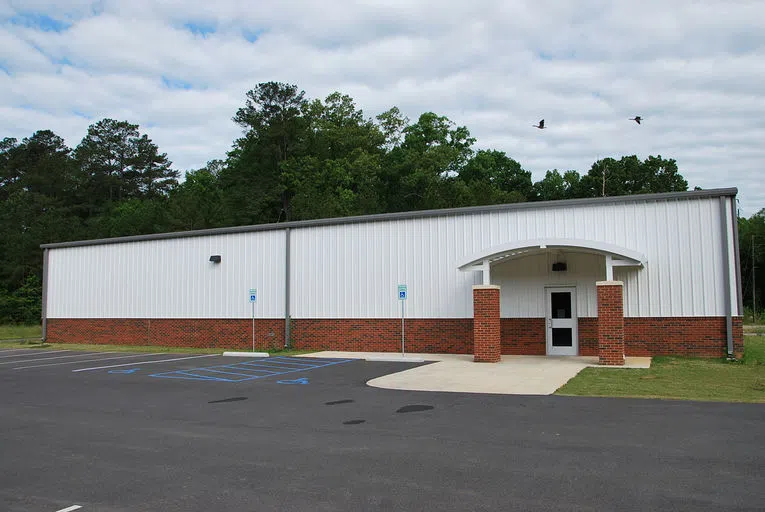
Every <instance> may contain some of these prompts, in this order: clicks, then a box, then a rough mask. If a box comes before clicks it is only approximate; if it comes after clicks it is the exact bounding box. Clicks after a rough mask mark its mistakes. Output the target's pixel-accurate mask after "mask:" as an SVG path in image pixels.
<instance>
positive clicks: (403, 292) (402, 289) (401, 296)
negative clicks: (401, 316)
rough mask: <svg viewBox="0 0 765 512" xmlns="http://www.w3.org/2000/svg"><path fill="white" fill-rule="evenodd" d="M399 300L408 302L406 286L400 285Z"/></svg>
mask: <svg viewBox="0 0 765 512" xmlns="http://www.w3.org/2000/svg"><path fill="white" fill-rule="evenodd" d="M398 300H406V285H405V284H400V285H398Z"/></svg>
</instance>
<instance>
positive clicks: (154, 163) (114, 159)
mask: <svg viewBox="0 0 765 512" xmlns="http://www.w3.org/2000/svg"><path fill="white" fill-rule="evenodd" d="M74 157H75V160H76V163H77V166H78V170H79V173H80V177H79V178H80V182H81V183H80V190H81V192H82V196H81V203H82V204H83V206H84V207H85V208H86V215H91V214H93V213H98V212H102V211H104V210H105V209H108V208H109V206H108V203H112V202H115V201H121V200H123V199H152V198H156V197H160V196H165V195H167V193H168V192H169V191H170V190H171V189H172V188H173V187H174V186H175V185H176V184H177V178H178V172H177V171H174V170H172V169H171V162H170V161H169V160H168V158H167V155H166V154H165V153H160V152H159V148H158V147H157V146H156V145H155V144H154V143H153V142H152V141H151V140H150V139H149V138H148V137H147V136H146V135H141V133H140V132H139V130H138V125H135V124H131V123H129V122H127V121H115V120H114V119H103V120H101V121H99V122H98V123H96V124H93V125H91V126H90V127H88V133H87V134H86V135H85V137H84V138H83V139H82V142H80V144H79V145H78V146H77V148H76V149H75V151H74Z"/></svg>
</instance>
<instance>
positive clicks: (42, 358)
mask: <svg viewBox="0 0 765 512" xmlns="http://www.w3.org/2000/svg"><path fill="white" fill-rule="evenodd" d="M51 352H56V351H53V350H52V351H51ZM95 354H114V352H80V353H79V354H72V355H66V356H56V357H33V358H32V359H22V360H21V361H19V360H18V359H14V360H13V361H3V362H2V363H0V364H24V363H36V362H37V361H50V360H51V359H69V358H70V357H83V356H92V355H95Z"/></svg>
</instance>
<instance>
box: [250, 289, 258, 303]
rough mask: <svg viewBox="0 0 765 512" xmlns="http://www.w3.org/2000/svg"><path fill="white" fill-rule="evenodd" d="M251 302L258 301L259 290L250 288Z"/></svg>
mask: <svg viewBox="0 0 765 512" xmlns="http://www.w3.org/2000/svg"><path fill="white" fill-rule="evenodd" d="M250 302H258V290H256V289H255V288H250Z"/></svg>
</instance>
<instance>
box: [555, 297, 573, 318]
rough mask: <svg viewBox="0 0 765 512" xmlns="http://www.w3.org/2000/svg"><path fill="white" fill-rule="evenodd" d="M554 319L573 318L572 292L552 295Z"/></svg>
mask: <svg viewBox="0 0 765 512" xmlns="http://www.w3.org/2000/svg"><path fill="white" fill-rule="evenodd" d="M550 306H551V309H552V317H553V318H571V292H552V293H550Z"/></svg>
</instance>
